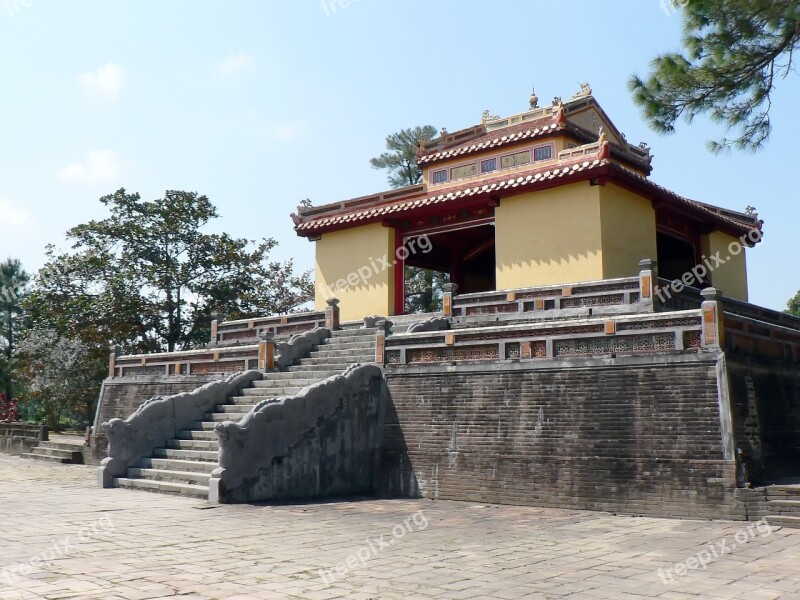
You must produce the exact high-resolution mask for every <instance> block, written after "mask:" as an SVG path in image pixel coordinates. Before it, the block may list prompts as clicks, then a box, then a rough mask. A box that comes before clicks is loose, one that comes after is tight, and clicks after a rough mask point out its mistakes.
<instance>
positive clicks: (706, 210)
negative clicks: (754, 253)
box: [613, 163, 764, 233]
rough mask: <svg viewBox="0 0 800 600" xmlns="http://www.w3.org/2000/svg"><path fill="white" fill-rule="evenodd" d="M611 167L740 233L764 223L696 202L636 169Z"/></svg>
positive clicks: (753, 217) (674, 201) (754, 218)
mask: <svg viewBox="0 0 800 600" xmlns="http://www.w3.org/2000/svg"><path fill="white" fill-rule="evenodd" d="M613 168H614V169H616V170H618V171H620V172H621V173H624V174H625V176H626V177H628V178H630V179H633V180H635V181H636V182H637V183H638V184H639V185H642V186H644V187H646V188H648V189H649V190H650V191H653V192H657V193H658V194H660V195H662V196H666V197H667V198H668V199H670V200H671V201H672V202H673V203H675V204H678V205H680V206H683V207H684V208H687V209H689V210H691V211H695V212H700V213H702V214H704V215H707V216H709V217H712V218H713V219H714V220H715V221H718V222H723V223H727V224H728V225H730V226H732V227H734V228H737V229H741V230H742V233H746V232H747V231H749V230H751V229H752V228H753V227H757V228H758V229H759V230H760V229H761V226H762V225H763V223H764V222H763V221H759V220H758V218H757V217H755V216H751V215H747V214H744V213H736V212H734V211H731V210H727V209H722V208H717V207H715V206H712V205H710V204H706V203H704V202H698V201H697V200H691V199H690V198H686V197H685V196H681V195H680V194H676V193H675V192H673V191H672V190H669V189H667V188H665V187H664V186H662V185H658V184H657V183H654V182H652V181H650V180H649V179H647V177H644V176H642V175H640V174H639V173H637V172H636V171H632V170H631V169H628V168H626V167H623V166H622V165H619V164H616V163H614V164H613ZM734 215H736V217H734Z"/></svg>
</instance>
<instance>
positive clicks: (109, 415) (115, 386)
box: [92, 375, 222, 462]
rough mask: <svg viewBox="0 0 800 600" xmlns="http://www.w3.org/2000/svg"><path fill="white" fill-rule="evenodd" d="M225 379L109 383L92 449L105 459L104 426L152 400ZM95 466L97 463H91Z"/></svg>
mask: <svg viewBox="0 0 800 600" xmlns="http://www.w3.org/2000/svg"><path fill="white" fill-rule="evenodd" d="M221 377H222V376H218V375H217V376H215V375H209V376H201V375H184V376H171V377H168V376H166V375H158V376H138V377H115V378H113V379H106V380H105V382H104V383H103V388H102V390H101V392H100V400H99V401H98V403H97V413H96V415H95V425H96V427H95V434H96V435H95V436H94V437H93V440H92V448H93V450H94V451H95V452H94V453H95V454H97V455H98V456H99V457H100V458H102V457H104V456H105V449H106V447H107V440H106V438H105V436H104V435H103V433H102V430H101V426H102V424H103V423H105V422H107V421H110V420H111V419H114V418H118V419H127V418H128V417H129V416H130V415H131V414H133V413H134V412H135V411H136V409H137V408H139V405H141V404H142V403H143V402H144V401H145V400H149V399H150V398H152V397H153V396H171V395H173V394H178V393H180V392H188V391H191V390H194V389H196V388H199V387H200V386H201V385H204V384H206V383H208V382H209V381H214V380H215V379H220V378H221ZM92 462H95V461H92Z"/></svg>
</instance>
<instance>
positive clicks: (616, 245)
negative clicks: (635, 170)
mask: <svg viewBox="0 0 800 600" xmlns="http://www.w3.org/2000/svg"><path fill="white" fill-rule="evenodd" d="M599 192H600V224H601V228H602V240H603V278H605V279H610V278H614V277H633V276H635V275H637V274H638V273H639V261H640V260H642V259H643V258H652V259H655V258H656V253H657V247H656V211H655V209H654V208H653V205H652V203H651V202H650V200H648V199H647V198H643V197H641V196H639V195H638V194H634V193H633V192H629V191H628V190H626V189H624V188H621V187H619V186H617V185H614V184H613V183H608V184H606V185H605V186H602V187H600V188H599Z"/></svg>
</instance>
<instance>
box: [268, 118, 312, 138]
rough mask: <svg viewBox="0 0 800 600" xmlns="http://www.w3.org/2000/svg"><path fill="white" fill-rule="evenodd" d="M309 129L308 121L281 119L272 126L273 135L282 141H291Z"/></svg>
mask: <svg viewBox="0 0 800 600" xmlns="http://www.w3.org/2000/svg"><path fill="white" fill-rule="evenodd" d="M306 131H308V122H306V121H281V122H280V123H276V124H275V125H273V126H272V130H271V133H272V137H274V138H275V139H278V140H280V141H282V142H291V141H292V140H296V139H297V138H299V137H302V136H303V135H305V133H306Z"/></svg>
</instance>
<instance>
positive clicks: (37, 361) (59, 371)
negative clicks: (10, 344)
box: [14, 329, 102, 431]
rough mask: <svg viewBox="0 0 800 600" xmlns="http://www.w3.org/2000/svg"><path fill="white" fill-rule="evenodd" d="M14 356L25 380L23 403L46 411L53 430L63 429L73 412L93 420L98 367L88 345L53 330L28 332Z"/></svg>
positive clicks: (21, 339)
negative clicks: (37, 405) (62, 424)
mask: <svg viewBox="0 0 800 600" xmlns="http://www.w3.org/2000/svg"><path fill="white" fill-rule="evenodd" d="M14 357H15V362H16V364H18V365H19V371H20V375H21V377H22V378H23V379H24V381H25V391H24V393H23V395H22V400H23V401H24V402H25V403H26V404H28V405H30V404H32V403H38V404H39V405H40V406H41V407H42V408H43V409H44V414H45V418H46V421H47V425H48V427H49V428H50V429H52V430H54V431H57V430H59V429H60V428H61V423H62V418H63V417H65V416H67V415H68V414H69V413H78V414H80V415H81V417H82V420H83V422H84V423H87V422H90V421H91V419H92V415H93V412H94V398H95V397H96V395H97V390H96V385H97V380H98V373H97V370H98V364H97V361H93V360H92V356H91V350H90V348H89V347H88V346H87V345H86V344H85V343H83V342H82V341H81V340H79V339H76V338H67V337H61V336H60V335H59V334H58V333H57V332H55V331H54V330H52V329H44V330H42V329H39V330H36V329H28V330H26V331H25V332H24V333H23V335H22V336H21V337H20V339H19V343H18V344H17V347H16V349H15V350H14ZM101 367H102V365H101Z"/></svg>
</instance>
